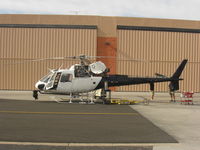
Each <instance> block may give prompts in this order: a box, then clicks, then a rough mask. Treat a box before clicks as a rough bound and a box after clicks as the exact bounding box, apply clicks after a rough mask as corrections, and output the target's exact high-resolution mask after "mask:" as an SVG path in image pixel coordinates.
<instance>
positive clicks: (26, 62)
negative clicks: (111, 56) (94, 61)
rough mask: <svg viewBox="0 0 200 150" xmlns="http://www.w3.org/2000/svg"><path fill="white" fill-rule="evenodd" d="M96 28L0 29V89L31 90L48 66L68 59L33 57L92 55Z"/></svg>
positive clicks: (64, 64) (55, 65) (94, 51)
mask: <svg viewBox="0 0 200 150" xmlns="http://www.w3.org/2000/svg"><path fill="white" fill-rule="evenodd" d="M96 41H97V30H96V29H95V28H94V29H83V28H79V29H78V28H77V29H72V28H38V27H37V28H20V27H18V28H11V27H9V28H6V27H2V28H0V61H1V62H0V70H1V71H0V89H13V90H15V89H17V90H32V89H34V84H35V82H36V81H37V80H38V79H40V78H41V77H42V76H44V75H45V74H47V73H48V71H49V70H48V68H51V69H53V68H58V67H60V66H61V65H62V64H63V68H66V67H69V66H70V65H71V64H73V63H75V62H78V61H72V60H66V61H62V60H46V61H35V62H34V61H33V62H30V60H33V59H42V58H52V57H63V56H79V55H80V54H86V55H92V56H95V55H96V47H97V42H96Z"/></svg>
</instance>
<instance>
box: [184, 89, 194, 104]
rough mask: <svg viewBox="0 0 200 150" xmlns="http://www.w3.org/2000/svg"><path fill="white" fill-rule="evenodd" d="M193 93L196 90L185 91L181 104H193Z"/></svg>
mask: <svg viewBox="0 0 200 150" xmlns="http://www.w3.org/2000/svg"><path fill="white" fill-rule="evenodd" d="M193 94H194V92H183V93H182V98H183V99H182V100H181V104H188V105H189V104H190V103H191V104H193Z"/></svg>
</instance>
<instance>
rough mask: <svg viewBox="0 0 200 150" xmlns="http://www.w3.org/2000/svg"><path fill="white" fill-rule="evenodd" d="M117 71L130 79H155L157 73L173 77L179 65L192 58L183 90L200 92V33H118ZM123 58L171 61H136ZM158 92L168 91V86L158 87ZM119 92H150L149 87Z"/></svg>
mask: <svg viewBox="0 0 200 150" xmlns="http://www.w3.org/2000/svg"><path fill="white" fill-rule="evenodd" d="M117 34H118V53H117V56H118V57H119V58H121V59H122V60H121V61H118V62H117V72H118V73H120V74H128V75H130V76H154V73H156V72H158V73H161V74H164V75H167V76H171V75H172V74H173V73H174V71H175V70H176V68H177V66H178V65H179V63H180V62H181V61H182V60H183V59H184V58H187V59H189V63H188V64H187V66H186V69H185V70H184V72H183V74H182V77H183V78H184V81H181V84H180V85H181V86H180V90H181V91H183V90H193V91H196V92H200V83H199V82H198V81H199V76H200V57H199V56H200V51H199V47H200V34H198V33H185V32H162V31H141V30H118V33H117ZM123 59H139V60H157V61H172V62H151V63H147V62H135V61H124V60H123ZM155 89H156V90H157V91H167V90H168V83H158V84H156V85H155ZM118 91H149V85H134V86H125V87H120V88H118Z"/></svg>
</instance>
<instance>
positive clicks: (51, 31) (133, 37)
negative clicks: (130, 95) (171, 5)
mask: <svg viewBox="0 0 200 150" xmlns="http://www.w3.org/2000/svg"><path fill="white" fill-rule="evenodd" d="M80 54H86V55H89V56H114V57H112V58H109V59H108V58H102V59H101V60H102V61H103V62H104V63H105V64H106V65H107V67H108V68H110V70H111V72H110V73H111V74H114V73H119V74H128V75H130V76H154V74H155V73H156V72H157V73H160V74H164V75H166V76H171V75H172V74H173V72H174V71H175V69H176V67H177V66H178V64H179V63H180V62H181V61H182V60H183V59H184V58H187V59H189V63H188V64H187V66H186V69H185V71H184V73H183V75H182V77H183V78H184V81H181V86H180V90H182V91H183V90H185V91H186V90H189V91H191V90H193V91H194V92H200V82H199V79H200V21H186V20H171V19H151V18H130V17H103V16H82V15H0V89H1V90H33V89H34V84H35V82H36V81H37V80H39V79H40V78H41V77H42V76H44V75H45V74H47V73H48V71H49V70H48V68H51V69H52V68H58V67H60V66H61V65H63V68H66V67H70V65H71V64H74V63H77V61H74V60H69V59H67V60H65V61H63V60H49V59H46V58H52V57H63V56H79V55H80ZM115 56H116V57H115ZM35 59H41V60H40V61H34V60H35ZM42 59H46V60H43V61H42ZM137 60H140V61H137ZM141 60H143V61H141ZM144 60H151V61H144ZM155 89H156V91H168V83H158V84H156V85H155ZM116 90H117V91H149V85H131V86H124V87H118V88H116Z"/></svg>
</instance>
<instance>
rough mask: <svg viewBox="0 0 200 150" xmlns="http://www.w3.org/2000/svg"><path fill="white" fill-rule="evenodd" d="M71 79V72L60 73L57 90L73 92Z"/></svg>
mask: <svg viewBox="0 0 200 150" xmlns="http://www.w3.org/2000/svg"><path fill="white" fill-rule="evenodd" d="M72 79H73V75H72V74H70V73H62V75H61V79H60V82H59V85H58V88H57V90H58V91H59V92H65V93H71V92H73V89H72Z"/></svg>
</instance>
